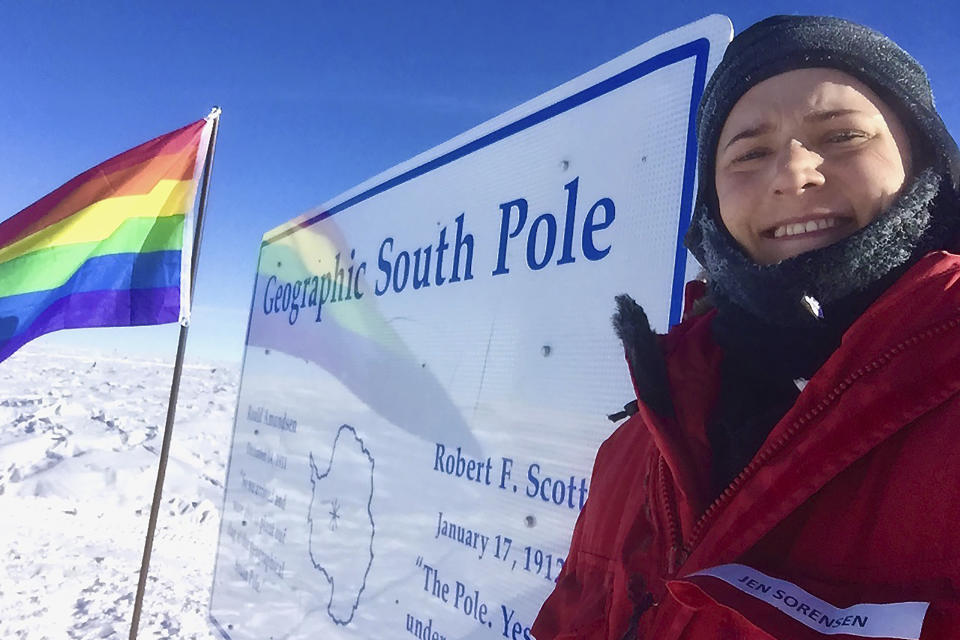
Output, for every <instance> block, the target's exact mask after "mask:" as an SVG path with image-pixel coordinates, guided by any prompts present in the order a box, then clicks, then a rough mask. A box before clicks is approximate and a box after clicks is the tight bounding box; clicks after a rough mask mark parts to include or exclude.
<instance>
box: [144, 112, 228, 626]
mask: <svg viewBox="0 0 960 640" xmlns="http://www.w3.org/2000/svg"><path fill="white" fill-rule="evenodd" d="M208 117H209V118H211V119H212V120H213V125H212V127H213V128H212V130H211V132H210V142H209V143H208V145H207V157H206V159H205V160H204V163H203V177H202V179H201V182H200V203H199V205H198V206H197V220H196V224H195V227H194V235H193V253H192V254H191V256H190V285H189V286H190V302H191V304H192V303H193V287H194V285H195V284H196V282H197V259H198V257H199V255H200V240H201V238H202V237H203V213H204V210H205V209H206V207H207V193H208V191H209V188H210V171H211V170H212V169H213V153H214V150H215V149H216V146H217V130H218V129H219V128H220V107H214V108H213V109H212V110H211V111H210V115H209V116H208ZM181 285H182V283H181ZM187 324H188V323H183V324H181V325H180V340H179V342H178V343H177V359H176V361H175V362H174V365H173V382H172V383H171V385H170V402H169V404H168V405H167V422H166V424H165V425H164V427H163V444H162V445H161V446H160V467H159V469H157V482H156V484H155V485H154V487H153V502H152V503H151V504H150V520H149V523H148V524H147V539H146V541H145V542H144V544H143V560H142V561H141V563H140V581H139V582H138V583H137V597H136V599H135V600H134V603H133V620H132V622H131V623H130V640H136V638H137V632H138V630H139V628H140V612H141V610H142V609H143V593H144V591H145V590H146V587H147V573H148V572H149V570H150V552H151V551H152V549H153V536H154V533H155V531H156V528H157V515H158V514H159V512H160V498H161V497H162V494H163V479H164V477H165V476H166V473H167V460H168V458H169V457H170V440H171V436H172V435H173V419H174V416H175V415H176V412H177V396H178V395H179V392H180V374H181V373H182V372H183V353H184V351H185V350H186V346H187V328H188V327H187Z"/></svg>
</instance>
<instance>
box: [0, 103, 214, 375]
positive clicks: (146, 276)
mask: <svg viewBox="0 0 960 640" xmlns="http://www.w3.org/2000/svg"><path fill="white" fill-rule="evenodd" d="M213 118H214V117H213V116H211V117H209V118H206V119H204V120H198V121H197V122H194V123H192V124H188V125H187V126H185V127H183V128H181V129H177V130H176V131H173V132H171V133H168V134H166V135H162V136H160V137H158V138H154V139H153V140H150V141H149V142H145V143H144V144H141V145H140V146H138V147H134V148H133V149H130V150H129V151H126V152H124V153H121V154H120V155H118V156H115V157H113V158H111V159H109V160H107V161H106V162H104V163H102V164H99V165H97V166H96V167H93V168H92V169H90V170H88V171H85V172H84V173H82V174H80V175H79V176H77V177H76V178H74V179H72V180H70V181H69V182H67V183H66V184H65V185H63V186H61V187H60V188H58V189H57V190H55V191H53V192H52V193H50V194H48V195H46V196H44V197H43V198H41V199H40V200H38V201H37V202H35V203H33V204H32V205H30V206H29V207H27V208H26V209H24V210H23V211H21V212H19V213H17V214H16V215H14V216H12V217H10V218H8V219H6V220H4V221H3V222H2V223H0V361H2V360H4V359H6V358H7V357H9V356H10V355H11V354H12V353H13V352H14V351H16V350H17V349H19V348H20V347H21V346H23V345H24V344H25V343H27V342H28V341H30V340H32V339H34V338H36V337H38V336H40V335H43V334H45V333H49V332H51V331H57V330H58V329H71V328H80V327H125V326H134V325H147V324H161V323H165V322H176V321H180V322H184V323H185V322H186V321H187V319H188V315H189V310H190V300H189V296H190V260H191V254H192V250H193V227H194V224H193V222H194V213H193V210H194V200H195V197H196V192H197V184H198V182H199V178H200V175H201V173H202V171H203V165H204V161H205V159H206V152H207V146H208V142H209V137H210V132H211V129H212V125H213V121H214V120H213Z"/></svg>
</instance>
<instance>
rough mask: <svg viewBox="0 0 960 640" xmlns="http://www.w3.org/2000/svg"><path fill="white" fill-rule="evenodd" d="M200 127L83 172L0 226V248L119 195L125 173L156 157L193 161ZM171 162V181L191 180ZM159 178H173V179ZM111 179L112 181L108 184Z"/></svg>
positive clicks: (169, 135)
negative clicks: (183, 155) (185, 156)
mask: <svg viewBox="0 0 960 640" xmlns="http://www.w3.org/2000/svg"><path fill="white" fill-rule="evenodd" d="M204 124H206V120H198V121H196V122H193V123H191V124H188V125H186V126H185V127H181V128H180V129H177V130H176V131H173V132H171V133H167V134H164V135H162V136H158V137H156V138H154V139H153V140H150V141H148V142H145V143H143V144H141V145H139V146H137V147H134V148H133V149H130V150H129V151H125V152H123V153H121V154H119V155H116V156H114V157H112V158H110V159H109V160H107V161H105V162H102V163H100V164H98V165H97V166H95V167H93V168H92V169H88V170H87V171H84V172H83V173H81V174H80V175H78V176H77V177H75V178H73V179H72V180H70V181H69V182H67V183H66V184H64V185H62V186H61V187H59V188H57V189H56V190H54V191H52V192H50V193H49V194H47V195H46V196H44V197H43V198H41V199H39V200H37V201H36V202H34V203H33V204H31V205H30V206H28V207H27V208H26V209H24V210H22V211H20V212H19V213H17V214H15V215H13V216H11V217H10V218H7V219H6V220H4V221H3V222H0V246H5V245H8V244H10V243H13V242H16V241H17V240H19V239H21V238H24V237H26V236H28V235H30V234H31V233H36V232H37V231H39V230H40V229H43V228H44V227H47V226H49V225H51V224H54V223H55V222H59V221H60V220H63V219H65V218H68V217H70V215H72V214H74V213H76V212H77V211H79V210H80V209H83V208H84V207H86V206H89V205H90V204H93V203H94V202H97V201H99V200H103V199H105V198H107V197H110V196H113V195H121V194H118V193H117V188H116V187H117V186H118V184H117V183H120V182H123V181H124V180H123V179H124V177H126V180H127V181H129V176H131V175H133V173H132V172H130V171H128V170H130V169H138V168H140V167H142V166H143V165H144V164H145V163H147V162H149V161H150V160H154V159H157V158H158V156H168V155H169V156H176V155H177V154H181V153H183V152H185V151H186V152H189V154H190V156H191V157H192V158H194V159H195V158H196V151H197V145H198V144H199V141H200V134H201V132H202V131H203V126H204ZM171 161H172V162H171V167H170V168H171V171H172V173H174V174H180V177H178V178H175V179H184V178H189V177H193V166H192V164H191V165H190V167H189V171H188V169H187V167H186V166H184V163H182V162H178V161H177V159H176V158H171ZM187 164H190V163H189V162H188V163H187ZM161 177H171V178H173V177H174V176H172V175H171V176H161ZM111 178H116V179H115V180H111ZM157 179H159V178H157ZM141 186H142V185H141V184H140V183H138V184H137V185H136V186H134V187H133V188H141ZM60 205H64V206H62V207H61V206H60ZM68 205H69V206H68ZM73 205H75V206H73Z"/></svg>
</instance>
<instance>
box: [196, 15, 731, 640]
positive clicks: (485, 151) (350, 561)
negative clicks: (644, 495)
mask: <svg viewBox="0 0 960 640" xmlns="http://www.w3.org/2000/svg"><path fill="white" fill-rule="evenodd" d="M731 35H732V27H731V25H730V22H729V20H727V19H726V18H724V17H722V16H710V17H708V18H704V19H703V20H700V21H698V22H696V23H693V24H691V25H687V26H685V27H682V28H680V29H678V30H675V31H672V32H670V33H667V34H664V35H662V36H660V37H658V38H656V39H654V40H652V41H650V42H648V43H646V44H644V45H641V46H640V47H638V48H636V49H635V50H633V51H631V52H629V53H627V54H624V55H623V56H620V57H618V58H616V59H615V60H612V61H610V62H608V63H606V64H604V65H602V66H600V67H598V68H597V69H594V70H593V71H590V72H588V73H586V74H584V75H583V76H580V77H578V78H576V79H574V80H571V81H570V82H568V83H566V84H564V85H562V86H561V87H558V88H557V89H554V90H552V91H550V92H548V93H546V94H544V95H542V96H540V97H538V98H536V99H534V100H531V101H530V102H528V103H526V104H524V105H521V106H519V107H517V108H515V109H513V110H511V111H510V112H508V113H505V114H503V115H501V116H499V117H497V118H494V119H493V120H491V121H490V122H487V123H485V124H483V125H480V126H479V127H477V128H475V129H473V130H471V131H468V132H466V133H464V134H463V135H461V136H458V137H457V138H455V139H453V140H451V141H449V142H447V143H445V144H443V145H441V146H439V147H437V148H436V149H433V150H431V151H428V152H426V153H424V154H422V155H420V156H418V157H416V158H413V159H412V160H410V161H408V162H406V163H403V164H402V165H399V166H397V167H395V168H393V169H391V170H389V171H387V172H386V173H384V174H382V175H380V176H377V177H375V178H373V179H372V180H370V181H368V182H366V183H364V184H362V185H360V186H358V187H356V188H355V189H353V190H351V191H349V192H348V193H346V194H343V195H342V196H340V197H338V198H336V199H334V200H333V201H332V202H330V203H327V204H325V205H323V206H321V207H319V208H318V209H316V210H315V211H312V212H309V213H307V214H305V215H304V216H301V217H299V218H297V219H294V220H292V221H291V222H289V223H288V224H286V225H283V226H281V227H279V228H277V229H274V230H272V231H270V232H268V233H267V234H265V236H264V241H263V244H262V246H261V252H260V260H259V265H258V272H257V279H256V285H255V289H254V294H253V300H252V304H251V312H250V322H249V326H248V333H247V346H246V350H245V353H244V363H243V374H242V380H241V386H240V396H239V404H238V410H237V416H236V423H235V427H234V436H233V442H232V445H231V451H230V462H229V467H228V471H227V486H226V495H225V501H224V508H223V520H222V524H221V531H220V543H219V548H218V553H217V564H216V571H215V578H214V584H213V591H212V597H211V609H210V619H211V621H212V624H213V625H214V626H215V628H216V629H217V630H218V631H219V632H220V634H221V635H222V636H223V637H224V638H228V639H230V640H241V639H247V638H250V639H252V638H291V639H292V638H316V637H325V638H326V637H330V638H341V637H342V638H378V639H379V638H384V637H390V638H403V637H408V636H413V637H418V638H431V639H436V638H477V639H480V638H490V639H493V638H501V637H506V638H529V637H530V635H529V633H530V632H529V628H530V625H531V624H532V622H533V619H534V618H535V616H536V612H537V610H538V609H539V606H540V603H541V602H542V601H543V599H544V598H545V597H546V596H547V595H548V594H549V592H550V589H551V587H552V585H553V584H554V582H555V581H556V580H557V576H558V575H559V573H560V571H561V570H562V568H563V562H564V557H565V553H566V550H567V546H568V544H569V538H570V532H571V531H572V528H573V523H574V522H575V520H576V517H577V515H578V514H579V511H580V509H582V508H583V505H584V503H585V501H586V500H587V499H588V496H589V491H590V470H591V465H592V460H593V455H594V453H595V452H596V449H597V446H598V445H599V444H600V442H602V440H603V439H604V438H605V437H606V436H607V435H609V433H610V431H611V430H612V429H613V426H614V425H613V424H612V423H610V422H609V421H607V419H606V417H605V416H606V415H607V414H608V413H611V412H613V411H615V410H616V409H617V408H619V407H620V406H622V405H623V404H624V403H625V402H627V401H629V400H630V399H632V397H633V390H632V388H631V384H630V381H629V376H628V373H627V370H626V366H625V365H624V364H623V356H622V352H621V350H620V346H619V344H618V341H617V340H616V338H615V336H614V335H613V332H612V329H611V328H610V322H609V318H610V315H611V313H612V312H613V308H614V303H613V296H614V295H616V294H618V293H623V292H626V293H630V294H631V295H633V296H634V297H635V298H636V299H637V300H638V301H639V302H640V303H641V304H642V305H643V306H644V308H645V309H646V311H647V313H648V315H649V316H650V318H651V321H652V322H653V323H654V324H655V326H656V327H657V328H660V329H661V330H665V329H666V328H667V326H669V325H670V324H673V323H676V322H677V321H679V318H680V313H681V310H682V309H681V305H682V291H683V284H684V282H685V280H686V279H687V277H688V275H689V274H690V273H691V270H692V261H691V259H690V257H689V256H688V254H687V252H686V250H685V249H684V248H683V245H682V239H683V235H684V233H685V232H686V227H687V224H688V222H689V219H690V213H691V207H692V204H693V200H694V188H695V173H696V135H695V131H694V124H695V117H696V108H697V103H698V102H699V98H700V95H701V93H702V91H703V88H704V85H705V83H706V80H707V78H708V77H709V73H711V72H712V70H713V68H714V67H715V66H716V64H717V62H718V61H719V58H720V56H721V55H722V52H723V49H724V47H725V46H726V44H727V43H728V42H729V40H730V37H731Z"/></svg>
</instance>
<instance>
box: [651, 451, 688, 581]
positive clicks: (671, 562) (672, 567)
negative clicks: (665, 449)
mask: <svg viewBox="0 0 960 640" xmlns="http://www.w3.org/2000/svg"><path fill="white" fill-rule="evenodd" d="M657 473H658V475H659V476H660V477H659V480H660V498H661V500H663V510H664V511H665V512H666V514H667V536H668V537H669V538H670V551H669V555H668V556H667V573H669V574H670V575H673V574H674V573H675V572H676V570H677V569H678V568H679V567H680V565H679V564H678V563H677V559H678V557H679V555H680V553H681V551H682V550H683V532H681V531H680V523H679V520H680V517H679V515H678V514H677V513H676V500H675V499H673V496H671V495H670V493H671V492H670V489H669V487H668V485H667V464H666V461H665V460H664V458H663V456H662V455H661V456H660V460H659V462H658V463H657Z"/></svg>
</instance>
